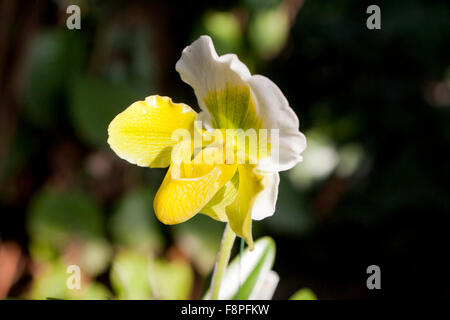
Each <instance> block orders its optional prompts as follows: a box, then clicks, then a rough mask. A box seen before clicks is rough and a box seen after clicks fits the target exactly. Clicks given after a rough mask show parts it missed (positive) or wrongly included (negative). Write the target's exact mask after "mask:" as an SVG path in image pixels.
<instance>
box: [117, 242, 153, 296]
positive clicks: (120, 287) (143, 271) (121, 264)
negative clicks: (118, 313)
mask: <svg viewBox="0 0 450 320" xmlns="http://www.w3.org/2000/svg"><path fill="white" fill-rule="evenodd" d="M149 261H150V256H149V255H148V254H146V253H144V252H142V251H132V250H122V251H120V252H119V253H118V254H117V255H116V256H115V257H114V261H113V264H112V269H111V275H110V277H111V285H112V287H113V288H114V291H115V292H116V294H117V298H118V299H133V300H146V299H152V298H153V293H152V288H151V285H150V281H151V280H150V277H149V270H150V269H149Z"/></svg>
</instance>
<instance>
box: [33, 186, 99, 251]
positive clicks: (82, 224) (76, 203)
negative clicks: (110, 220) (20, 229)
mask: <svg viewBox="0 0 450 320" xmlns="http://www.w3.org/2000/svg"><path fill="white" fill-rule="evenodd" d="M28 233H29V235H30V237H31V239H32V241H38V242H39V243H42V244H45V245H48V246H50V247H52V248H54V249H61V248H63V247H64V246H65V245H67V243H68V242H69V241H70V240H71V239H73V238H78V239H81V240H98V239H101V238H102V237H103V236H104V230H103V215H102V212H101V210H100V207H99V206H98V205H97V204H96V203H95V202H94V201H93V200H92V199H91V198H90V197H89V196H88V195H87V194H84V193H81V192H77V191H73V190H70V191H69V190H67V191H58V190H51V189H44V190H43V191H41V192H40V193H38V194H37V195H36V196H35V197H34V198H33V200H32V203H31V206H30V210H29V218H28Z"/></svg>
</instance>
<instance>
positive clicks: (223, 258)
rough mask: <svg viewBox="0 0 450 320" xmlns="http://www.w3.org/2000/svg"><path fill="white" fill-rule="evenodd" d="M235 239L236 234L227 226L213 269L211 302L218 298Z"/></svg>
mask: <svg viewBox="0 0 450 320" xmlns="http://www.w3.org/2000/svg"><path fill="white" fill-rule="evenodd" d="M235 238H236V234H235V233H234V232H233V230H231V227H230V225H229V224H227V226H226V227H225V231H224V232H223V236H222V243H221V245H220V250H219V253H218V255H217V261H216V267H215V268H214V274H213V277H212V281H211V300H217V299H218V298H219V290H220V284H221V283H222V277H223V274H224V273H225V269H226V268H227V265H228V261H229V260H230V254H231V249H232V248H233V243H234V239H235Z"/></svg>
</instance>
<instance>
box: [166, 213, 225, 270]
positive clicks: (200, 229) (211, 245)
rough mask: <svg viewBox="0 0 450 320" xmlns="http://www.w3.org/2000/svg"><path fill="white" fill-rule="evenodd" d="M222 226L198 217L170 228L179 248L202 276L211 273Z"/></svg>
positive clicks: (208, 219) (202, 216)
mask: <svg viewBox="0 0 450 320" xmlns="http://www.w3.org/2000/svg"><path fill="white" fill-rule="evenodd" d="M223 227H224V224H223V223H221V222H218V221H215V220H212V219H211V218H209V217H207V216H204V215H198V216H197V217H195V219H191V220H189V221H186V222H184V223H182V224H179V225H176V226H171V227H170V230H171V231H172V233H173V234H174V238H175V241H176V244H177V247H179V248H180V249H181V250H182V251H183V252H184V253H185V254H186V255H187V256H188V257H189V260H190V261H192V262H193V263H194V265H195V267H196V269H197V270H198V272H199V273H201V274H202V275H203V276H206V275H207V274H208V273H209V272H211V270H212V268H213V267H214V263H215V260H216V256H217V251H218V250H219V245H220V237H221V235H222V232H223Z"/></svg>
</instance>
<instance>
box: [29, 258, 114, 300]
mask: <svg viewBox="0 0 450 320" xmlns="http://www.w3.org/2000/svg"><path fill="white" fill-rule="evenodd" d="M81 273H83V270H81ZM70 276H71V274H70V273H67V266H66V265H65V264H63V263H61V262H60V261H58V260H56V261H54V262H51V263H45V264H43V265H40V266H39V268H38V270H37V271H36V273H35V274H34V276H33V281H32V285H31V289H30V291H29V293H28V295H27V297H28V298H30V299H47V298H52V299H64V300H69V299H81V300H100V299H108V298H110V297H111V293H110V292H109V290H108V289H107V288H106V287H105V286H104V285H102V284H100V283H96V282H90V283H86V282H83V281H82V282H81V288H80V289H69V288H68V287H67V279H68V278H69V277H70ZM81 279H83V276H81Z"/></svg>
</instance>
